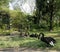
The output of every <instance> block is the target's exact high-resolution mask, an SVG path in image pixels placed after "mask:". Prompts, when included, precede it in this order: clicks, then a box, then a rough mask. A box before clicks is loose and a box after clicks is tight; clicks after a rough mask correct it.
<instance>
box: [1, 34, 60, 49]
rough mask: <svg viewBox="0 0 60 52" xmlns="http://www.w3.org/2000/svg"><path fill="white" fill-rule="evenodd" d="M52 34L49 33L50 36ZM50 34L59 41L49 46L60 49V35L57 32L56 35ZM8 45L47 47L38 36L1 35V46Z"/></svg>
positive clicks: (6, 46)
mask: <svg viewBox="0 0 60 52" xmlns="http://www.w3.org/2000/svg"><path fill="white" fill-rule="evenodd" d="M50 34H51V33H50ZM50 34H48V36H49V35H50ZM46 36H47V35H46ZM50 36H53V37H54V38H55V39H56V41H57V43H56V44H55V46H54V47H48V48H49V49H55V50H60V37H59V36H58V35H57V34H56V35H54V34H52V35H50ZM8 47H28V48H34V49H46V48H47V47H46V44H45V43H43V42H42V41H40V40H38V39H37V38H30V37H25V38H23V37H10V36H0V48H8Z"/></svg>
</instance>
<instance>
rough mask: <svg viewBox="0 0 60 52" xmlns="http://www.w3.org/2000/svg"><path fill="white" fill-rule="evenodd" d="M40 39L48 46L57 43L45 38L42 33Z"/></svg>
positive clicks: (52, 39)
mask: <svg viewBox="0 0 60 52" xmlns="http://www.w3.org/2000/svg"><path fill="white" fill-rule="evenodd" d="M38 39H41V41H43V42H45V43H46V44H47V45H50V46H54V43H56V40H55V39H54V38H52V37H44V33H40V34H39V37H38Z"/></svg>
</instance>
